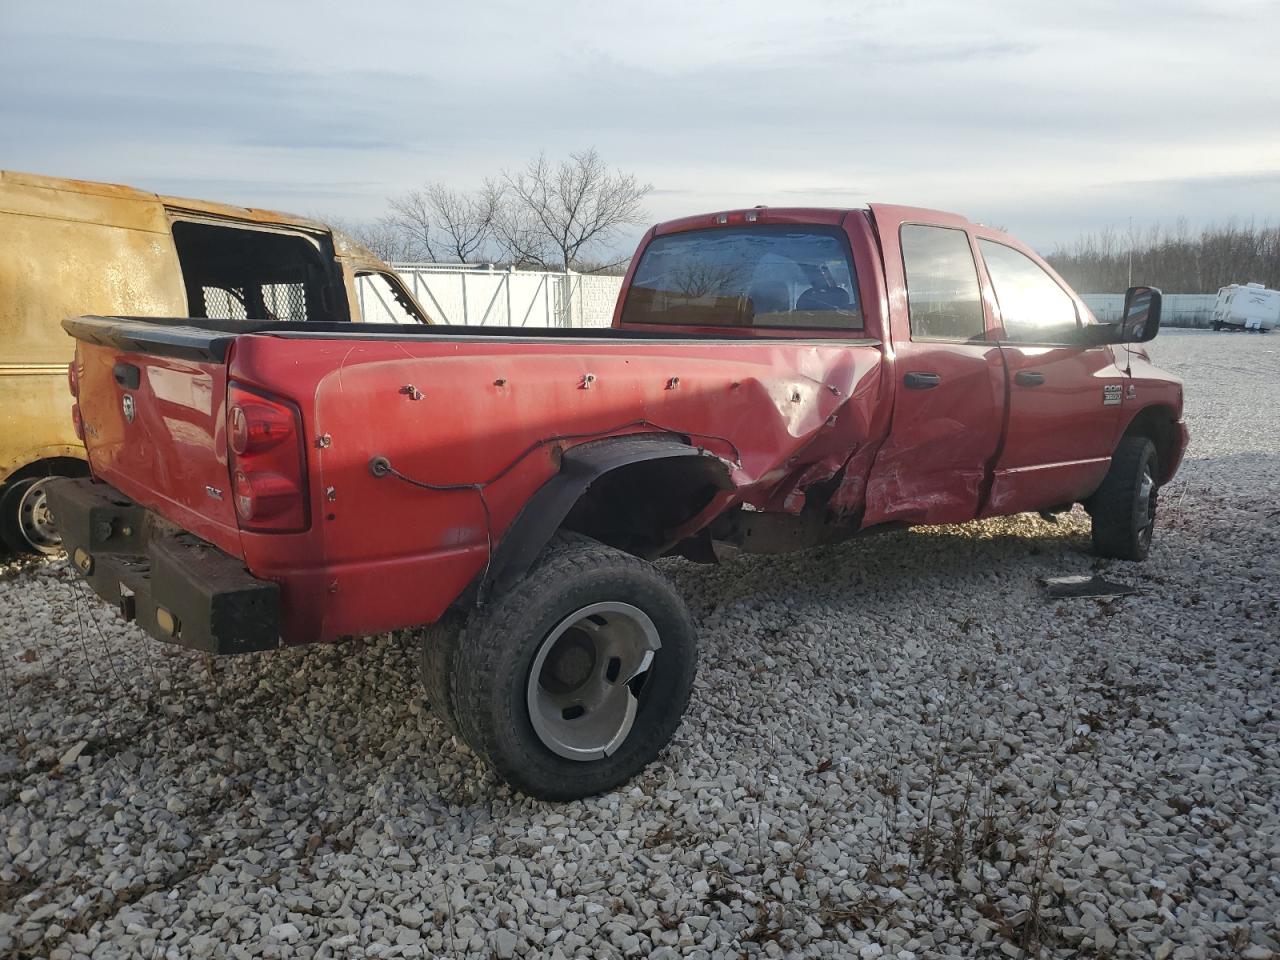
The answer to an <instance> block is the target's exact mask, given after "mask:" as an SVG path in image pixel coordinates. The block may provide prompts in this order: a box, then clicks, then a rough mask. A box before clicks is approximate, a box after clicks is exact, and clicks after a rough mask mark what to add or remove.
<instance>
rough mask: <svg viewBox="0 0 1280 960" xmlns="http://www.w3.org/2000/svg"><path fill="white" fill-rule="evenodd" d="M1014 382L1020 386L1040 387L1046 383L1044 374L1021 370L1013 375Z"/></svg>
mask: <svg viewBox="0 0 1280 960" xmlns="http://www.w3.org/2000/svg"><path fill="white" fill-rule="evenodd" d="M1013 380H1014V382H1015V383H1017V384H1018V385H1019V386H1023V387H1038V386H1040V385H1041V384H1042V383H1044V374H1043V373H1035V372H1034V371H1031V370H1019V371H1018V372H1017V373H1015V374H1014V375H1013Z"/></svg>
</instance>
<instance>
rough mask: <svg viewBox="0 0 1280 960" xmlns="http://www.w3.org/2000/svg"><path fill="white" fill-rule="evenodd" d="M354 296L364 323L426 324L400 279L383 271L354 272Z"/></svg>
mask: <svg viewBox="0 0 1280 960" xmlns="http://www.w3.org/2000/svg"><path fill="white" fill-rule="evenodd" d="M356 298H357V299H358V301H359V303H360V315H361V317H362V318H363V319H364V322H365V323H426V322H427V320H426V318H425V317H423V316H422V314H420V313H419V312H418V308H417V306H416V305H415V304H414V302H413V299H412V298H411V297H410V296H409V294H407V293H406V292H405V289H404V287H402V286H401V285H400V281H399V280H396V279H395V278H394V277H391V276H388V275H387V274H385V273H358V274H356Z"/></svg>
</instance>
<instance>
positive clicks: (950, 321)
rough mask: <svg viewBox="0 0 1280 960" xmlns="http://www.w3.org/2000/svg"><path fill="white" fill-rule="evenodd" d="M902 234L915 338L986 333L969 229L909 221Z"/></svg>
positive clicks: (961, 337) (977, 336)
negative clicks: (966, 231) (967, 231)
mask: <svg viewBox="0 0 1280 960" xmlns="http://www.w3.org/2000/svg"><path fill="white" fill-rule="evenodd" d="M899 236H900V237H901V240H902V266H903V270H904V272H905V273H906V278H907V310H908V313H909V314H910V317H911V339H912V340H981V339H983V338H984V337H985V336H986V320H985V318H984V315H983V312H982V296H981V294H980V293H979V290H978V268H977V266H976V265H975V263H974V261H973V250H972V249H971V248H970V246H969V235H968V234H967V233H965V232H964V231H963V230H956V229H953V228H951V227H932V226H926V225H924V224H918V223H908V224H904V225H903V226H902V230H901V232H900V234H899Z"/></svg>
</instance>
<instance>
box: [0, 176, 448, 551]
mask: <svg viewBox="0 0 1280 960" xmlns="http://www.w3.org/2000/svg"><path fill="white" fill-rule="evenodd" d="M176 223H185V224H199V225H203V226H204V227H206V228H211V229H214V230H221V231H223V233H225V232H226V230H227V229H231V228H234V229H237V230H243V231H247V232H246V233H244V234H236V235H235V236H237V237H238V236H244V237H246V238H252V237H264V236H268V235H271V236H277V237H284V238H286V239H289V238H292V239H294V240H297V239H298V238H301V239H302V240H306V241H307V242H308V243H310V244H311V245H312V246H314V247H315V248H316V250H317V251H319V252H318V253H317V254H316V256H317V258H321V257H322V258H323V259H324V260H325V261H328V262H326V263H324V264H322V265H323V266H325V267H326V268H327V269H329V270H330V271H331V272H330V273H329V274H328V276H327V280H326V282H329V286H330V288H336V286H337V272H338V271H339V270H340V271H341V283H342V287H341V289H342V290H343V291H344V293H345V297H344V299H345V301H346V302H345V303H344V304H343V303H340V304H338V305H336V306H335V305H333V304H328V305H327V309H328V310H329V313H328V314H327V318H328V319H333V318H340V319H349V320H352V321H359V320H360V319H361V318H362V314H361V301H362V300H365V301H369V300H370V299H371V298H376V300H375V302H376V303H378V304H380V306H379V307H378V310H379V313H378V315H377V316H370V317H369V319H370V320H375V319H376V320H381V321H387V320H394V321H396V322H422V323H428V322H430V320H429V319H428V317H427V315H426V314H425V313H424V312H423V311H422V309H421V307H420V306H418V305H417V303H416V302H415V301H413V298H412V296H411V295H410V294H409V292H408V291H407V290H405V289H404V287H403V285H402V284H401V283H400V281H399V279H398V278H397V277H396V276H395V274H394V272H393V271H392V270H391V268H390V267H389V266H388V265H387V264H385V263H384V262H383V261H381V260H379V259H378V258H377V257H376V256H374V255H373V254H372V253H370V252H369V251H368V250H366V249H365V248H364V247H362V246H360V245H359V244H357V243H354V242H353V241H351V240H350V239H348V238H346V237H344V236H343V235H341V234H339V233H335V232H334V231H332V230H331V229H330V228H329V227H327V226H325V225H324V224H323V223H319V222H317V221H314V220H309V219H305V218H302V217H295V216H290V215H288V214H282V213H275V212H272V211H268V210H258V209H250V208H245V207H235V206H229V205H226V204H220V203H208V202H205V201H199V200H183V199H177V198H174V197H163V196H158V195H156V194H153V193H145V192H143V191H141V190H135V189H132V188H130V187H124V186H117V185H113V184H105V183H90V182H85V181H79V180H63V179H57V178H53V177H43V176H36V175H32V174H25V173H11V172H5V171H0V485H2V486H0V538H3V539H4V541H5V542H6V543H8V545H9V546H10V547H11V548H14V549H36V550H41V551H43V552H50V551H51V550H53V549H56V536H55V542H53V543H41V542H31V541H32V537H31V535H30V534H31V531H30V530H26V531H24V530H23V529H21V525H22V523H27V524H28V525H30V524H33V523H35V522H36V520H39V519H40V516H39V515H38V511H39V510H42V509H45V507H44V504H43V503H35V502H26V503H23V504H19V500H20V499H21V498H20V497H19V496H18V491H17V490H16V487H17V486H23V487H24V488H29V487H31V486H32V484H30V483H24V481H29V480H31V479H33V478H35V479H37V480H38V479H39V478H43V477H48V476H54V475H77V474H80V475H82V474H84V473H85V472H86V468H85V466H84V450H83V446H82V445H81V443H80V441H79V440H78V439H77V437H76V435H75V431H74V428H73V426H72V420H71V396H70V393H69V390H68V384H67V365H68V363H69V362H70V361H71V359H72V356H73V354H74V352H75V341H74V340H73V339H72V338H71V337H69V336H68V335H67V334H66V333H65V332H64V331H63V329H62V326H61V322H62V320H63V319H64V318H65V317H69V316H76V315H80V314H101V315H107V316H112V315H115V316H159V317H185V316H215V315H218V314H214V313H210V312H208V307H207V305H199V304H196V302H195V301H194V300H193V299H192V297H193V296H194V295H193V292H192V288H191V287H190V286H189V284H190V282H191V278H190V277H186V278H184V273H183V263H182V261H181V260H180V257H179V252H178V248H177V246H176V245H175V234H174V226H175V224H176ZM211 225H216V226H211ZM183 229H186V228H185V227H184V228H183ZM366 285H367V287H368V289H362V286H366ZM375 288H376V289H375ZM204 289H205V290H206V291H208V289H209V288H207V287H206V288H204ZM221 292H225V291H221ZM388 292H389V294H390V295H388ZM207 296H208V294H207V292H206V297H207ZM224 299H226V300H231V299H232V298H231V297H230V296H227V297H226V298H224ZM327 299H334V298H333V297H327ZM388 300H391V301H392V302H391V303H389V304H388V303H387V301H388ZM259 303H261V301H260V300H259ZM189 304H192V306H189ZM233 306H234V304H233ZM236 309H237V310H247V309H248V308H242V307H237V308H236ZM193 310H195V311H198V312H192V311H193ZM232 315H235V316H240V315H246V314H244V313H236V314H232ZM247 315H249V316H253V315H254V314H253V313H252V312H249V313H247ZM27 493H28V496H27V497H26V499H27V500H28V501H31V497H32V496H33V495H34V494H32V493H31V491H29V490H28V491H27ZM19 509H21V510H22V511H23V513H22V516H20V517H18V518H17V519H15V517H14V512H15V511H18V510H19ZM33 511H34V512H33ZM33 517H34V518H35V519H33ZM46 519H47V518H46ZM15 524H17V526H15ZM33 529H34V528H33ZM37 539H39V538H37Z"/></svg>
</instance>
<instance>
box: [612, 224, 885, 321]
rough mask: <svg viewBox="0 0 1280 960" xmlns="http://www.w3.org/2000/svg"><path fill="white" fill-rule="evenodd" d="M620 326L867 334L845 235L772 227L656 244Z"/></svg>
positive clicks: (686, 235)
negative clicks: (825, 330) (863, 331)
mask: <svg viewBox="0 0 1280 960" xmlns="http://www.w3.org/2000/svg"><path fill="white" fill-rule="evenodd" d="M622 322H623V323H665V324H681V325H688V326H735V327H796V328H809V329H813V328H823V327H831V328H837V329H842V330H861V329H862V310H861V307H860V305H859V303H858V285H857V276H856V274H855V273H854V269H853V261H852V259H851V257H850V255H849V245H848V242H847V241H846V240H845V237H844V234H843V233H842V232H841V231H840V230H838V229H835V228H830V227H821V226H784V225H774V224H766V225H760V226H754V227H721V228H715V227H713V228H711V229H709V230H688V231H684V232H682V233H672V234H667V235H665V236H661V237H656V238H654V240H653V241H652V242H651V243H650V244H649V245H648V246H647V247H645V249H644V253H643V254H641V257H640V263H639V264H637V266H636V271H635V275H634V276H633V277H632V280H631V285H630V287H629V288H628V290H627V299H626V302H625V304H624V305H623V309H622Z"/></svg>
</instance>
